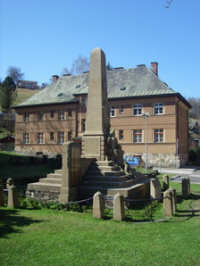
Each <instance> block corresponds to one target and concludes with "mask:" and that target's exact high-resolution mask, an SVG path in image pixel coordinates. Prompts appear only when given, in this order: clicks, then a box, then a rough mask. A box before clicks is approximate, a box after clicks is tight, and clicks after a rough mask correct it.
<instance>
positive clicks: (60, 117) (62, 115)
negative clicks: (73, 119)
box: [58, 110, 65, 120]
mask: <svg viewBox="0 0 200 266" xmlns="http://www.w3.org/2000/svg"><path fill="white" fill-rule="evenodd" d="M58 120H65V112H64V111H62V110H61V111H58Z"/></svg>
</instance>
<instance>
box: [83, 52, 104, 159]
mask: <svg viewBox="0 0 200 266" xmlns="http://www.w3.org/2000/svg"><path fill="white" fill-rule="evenodd" d="M108 133H109V113H108V98H107V77H106V63H105V54H104V52H103V51H102V50H101V49H99V48H96V49H94V50H93V51H92V53H91V56H90V74H89V89H88V103H87V115H86V131H85V134H84V135H83V138H82V153H83V156H84V157H93V158H96V159H97V160H100V161H103V160H105V159H106V155H107V154H106V145H105V143H106V138H107V136H108Z"/></svg>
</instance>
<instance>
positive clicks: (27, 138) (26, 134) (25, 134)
mask: <svg viewBox="0 0 200 266" xmlns="http://www.w3.org/2000/svg"><path fill="white" fill-rule="evenodd" d="M24 144H30V138H29V133H27V132H25V133H24Z"/></svg>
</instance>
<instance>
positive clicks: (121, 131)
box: [118, 129, 124, 140]
mask: <svg viewBox="0 0 200 266" xmlns="http://www.w3.org/2000/svg"><path fill="white" fill-rule="evenodd" d="M118 136H119V140H122V139H124V130H123V129H119V132H118Z"/></svg>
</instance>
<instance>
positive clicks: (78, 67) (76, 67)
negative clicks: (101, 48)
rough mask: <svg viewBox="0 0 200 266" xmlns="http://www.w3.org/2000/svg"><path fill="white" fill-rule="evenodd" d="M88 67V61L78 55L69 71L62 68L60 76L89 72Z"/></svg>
mask: <svg viewBox="0 0 200 266" xmlns="http://www.w3.org/2000/svg"><path fill="white" fill-rule="evenodd" d="M89 65H90V62H89V59H88V58H87V57H85V56H81V55H79V56H78V57H77V58H76V59H75V60H74V62H73V63H72V67H71V69H70V70H69V69H68V68H67V67H65V68H63V71H62V75H63V74H73V75H79V74H81V73H83V72H86V71H89Z"/></svg>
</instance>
